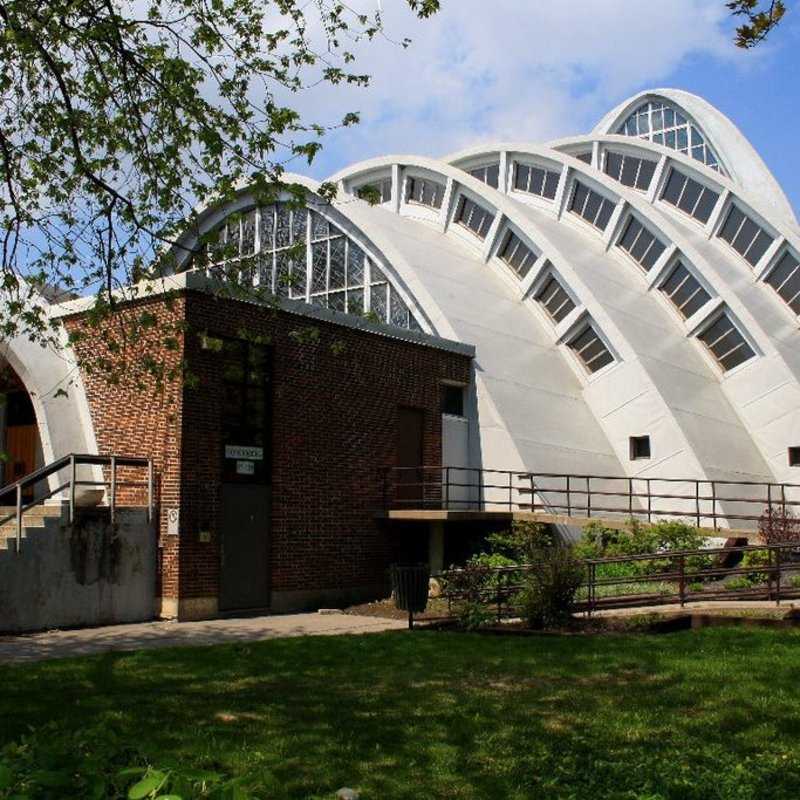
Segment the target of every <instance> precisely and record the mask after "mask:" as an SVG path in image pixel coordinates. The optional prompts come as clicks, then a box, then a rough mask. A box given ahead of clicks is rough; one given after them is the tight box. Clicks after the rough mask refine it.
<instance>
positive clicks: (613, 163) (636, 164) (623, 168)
mask: <svg viewBox="0 0 800 800" xmlns="http://www.w3.org/2000/svg"><path fill="white" fill-rule="evenodd" d="M655 171H656V162H655V161H648V160H647V159H644V158H636V157H635V156H629V155H623V154H622V153H611V152H609V153H606V162H605V173H606V175H608V176H609V177H611V178H613V179H614V180H615V181H619V182H620V183H622V184H624V185H625V186H630V187H631V188H632V189H640V190H642V191H645V190H646V189H647V188H648V187H649V186H650V181H651V180H652V179H653V175H654V174H655Z"/></svg>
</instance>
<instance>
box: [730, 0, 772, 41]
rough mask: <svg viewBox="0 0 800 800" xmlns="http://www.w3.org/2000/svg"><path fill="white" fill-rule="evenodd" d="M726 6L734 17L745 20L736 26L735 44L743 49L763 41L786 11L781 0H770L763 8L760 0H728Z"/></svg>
mask: <svg viewBox="0 0 800 800" xmlns="http://www.w3.org/2000/svg"><path fill="white" fill-rule="evenodd" d="M727 6H728V8H729V9H730V10H731V13H732V14H733V15H734V16H735V17H744V18H745V20H746V22H743V23H742V24H741V25H739V26H738V27H737V28H736V46H737V47H741V48H743V49H744V50H749V49H750V48H752V47H755V46H756V45H757V44H759V43H760V42H763V41H764V39H766V38H767V36H768V35H769V34H770V32H771V31H772V30H773V29H774V28H775V27H776V26H777V25H778V23H779V22H780V21H781V20H782V19H783V16H784V14H785V13H786V4H785V3H784V2H782V0H771V2H769V3H767V4H766V7H765V8H762V7H761V0H730V2H728V3H727Z"/></svg>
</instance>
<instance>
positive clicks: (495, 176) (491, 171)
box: [469, 162, 500, 189]
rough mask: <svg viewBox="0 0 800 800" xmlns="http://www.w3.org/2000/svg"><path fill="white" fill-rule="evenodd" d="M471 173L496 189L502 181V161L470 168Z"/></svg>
mask: <svg viewBox="0 0 800 800" xmlns="http://www.w3.org/2000/svg"><path fill="white" fill-rule="evenodd" d="M469 174H470V175H472V177H473V178H477V179H478V180H479V181H481V182H482V183H485V184H486V185H487V186H491V187H492V188H493V189H496V188H497V187H498V186H499V181H500V163H499V162H497V163H496V164H483V165H482V166H480V167H475V168H474V169H471V170H469Z"/></svg>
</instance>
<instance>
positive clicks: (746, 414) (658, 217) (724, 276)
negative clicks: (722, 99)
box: [455, 137, 800, 482]
mask: <svg viewBox="0 0 800 800" xmlns="http://www.w3.org/2000/svg"><path fill="white" fill-rule="evenodd" d="M616 138H617V139H618V138H619V137H616ZM639 146H640V147H643V148H647V147H649V148H654V149H657V150H658V151H662V150H663V148H658V146H657V145H649V144H648V143H645V142H640V143H639ZM500 153H506V154H508V153H515V154H521V155H531V156H534V157H537V158H540V159H545V160H547V161H549V162H551V163H556V164H560V165H561V168H562V170H563V169H566V168H568V169H569V170H571V172H572V173H574V174H576V175H583V176H584V178H588V179H589V180H590V181H593V182H594V183H595V184H598V185H599V186H601V187H602V189H603V191H604V192H605V193H606V194H610V196H611V197H615V198H617V202H622V201H624V202H625V204H626V205H627V206H628V207H630V208H632V209H634V210H635V211H636V212H637V213H638V215H639V216H640V217H641V218H642V219H644V220H645V221H646V222H647V224H648V225H649V227H650V228H651V230H652V231H653V232H654V233H656V234H658V235H660V236H661V237H662V241H664V242H665V243H669V242H671V243H673V244H674V245H675V246H676V247H677V249H678V252H679V253H680V254H681V255H682V256H684V257H685V258H686V260H687V261H688V262H689V263H690V264H691V265H692V266H693V267H694V268H695V270H696V271H697V272H698V273H700V274H701V275H702V277H703V278H704V279H705V280H706V282H707V283H708V285H709V286H710V287H711V288H712V289H713V291H714V292H715V293H716V294H717V296H718V297H720V298H721V299H722V300H723V301H724V303H725V304H726V305H727V306H728V308H729V309H730V310H731V312H732V313H733V314H734V316H735V317H736V318H737V319H738V320H739V321H740V323H741V324H742V325H743V327H744V328H745V330H746V331H747V332H748V335H750V336H751V338H752V339H753V341H754V342H755V344H756V346H757V348H758V349H759V350H760V352H761V354H762V358H758V359H754V360H753V361H751V362H748V364H746V365H744V366H743V367H742V368H741V370H739V371H736V372H734V374H733V375H731V376H726V377H725V379H724V381H723V388H724V391H725V396H726V397H727V398H728V400H729V401H730V403H731V404H732V406H733V407H734V408H735V410H736V413H737V414H738V416H739V417H740V418H741V420H742V421H743V422H744V424H745V426H746V428H747V430H748V431H750V432H751V435H752V437H753V440H754V441H755V442H756V444H757V446H758V450H759V452H760V454H761V456H762V457H763V459H764V460H765V461H766V462H767V463H768V464H769V467H770V470H771V472H772V474H773V475H775V477H779V478H780V479H781V480H785V481H787V482H793V481H794V475H793V473H792V472H791V471H790V469H789V467H788V464H787V462H786V457H785V446H786V442H787V441H788V440H789V439H791V438H792V433H793V431H794V429H795V427H796V426H798V425H800V354H799V353H798V348H797V340H798V331H797V327H796V323H795V321H794V319H793V315H791V314H790V313H787V312H788V309H787V308H786V306H785V305H784V303H783V301H782V300H781V299H780V298H779V297H777V295H776V294H775V293H774V292H773V290H772V289H771V288H770V287H768V286H764V285H759V284H758V283H757V282H755V281H754V277H753V272H752V270H750V269H749V267H748V266H747V265H746V264H745V263H744V262H743V261H742V259H740V258H739V256H738V254H736V253H734V252H733V251H732V250H730V249H729V248H727V246H723V243H720V242H717V241H716V237H714V238H713V239H709V236H708V235H706V234H704V233H702V232H701V229H699V227H698V230H697V231H695V230H694V229H693V222H692V221H691V220H688V219H686V220H685V221H683V219H682V216H683V215H681V214H679V213H677V212H676V213H672V212H671V211H662V210H661V208H660V206H655V205H653V198H652V197H651V198H650V199H648V198H647V197H645V196H643V195H642V194H641V193H640V192H637V191H635V190H633V189H629V188H628V187H625V186H624V185H622V184H620V183H618V182H617V181H614V180H612V179H611V178H609V177H608V176H607V175H605V174H604V173H602V172H600V171H599V170H597V169H595V168H593V167H591V166H589V165H587V164H586V163H585V162H583V161H580V160H578V159H576V158H573V157H571V156H569V155H566V154H564V153H561V152H558V151H554V150H552V149H550V148H548V147H537V146H535V145H533V146H532V145H519V144H515V143H509V144H505V143H503V144H500V145H495V146H492V147H490V148H486V147H478V148H471V149H470V150H467V151H462V152H461V153H458V154H457V155H456V156H455V158H456V159H457V160H458V161H459V162H461V163H464V162H465V161H467V160H468V159H476V158H480V157H484V158H486V159H489V158H497V157H499V154H500ZM661 155H662V156H664V155H667V157H668V158H669V159H672V158H674V154H672V153H671V151H670V153H669V154H664V153H663V152H662V153H661ZM682 158H683V160H684V162H685V169H686V170H690V169H691V168H692V167H693V166H694V165H692V164H691V162H690V160H689V159H686V158H685V157H682ZM675 160H678V159H675ZM706 172H708V170H707V169H706ZM690 174H691V173H690ZM714 174H715V176H716V179H717V181H718V183H721V182H722V181H726V183H727V187H732V188H729V189H728V190H729V191H732V189H734V190H736V191H739V189H738V187H735V186H732V184H731V182H730V181H728V180H727V179H721V178H720V177H719V176H717V175H716V173H714ZM727 187H725V188H727ZM737 197H738V195H737ZM723 202H724V198H723V197H721V199H720V203H719V205H720V207H721V206H722V204H723ZM519 205H520V206H523V205H524V206H525V207H526V208H531V206H529V205H527V204H524V203H519ZM742 205H743V210H745V211H746V210H747V206H746V204H742ZM532 213H535V214H536V216H537V218H538V219H540V220H548V219H552V218H553V217H554V216H555V212H552V213H548V212H546V211H540V210H538V209H537V211H536V212H532ZM562 219H563V218H562ZM583 227H584V228H585V227H586V226H583ZM782 228H783V230H784V232H785V233H786V237H785V238H786V240H787V241H788V242H789V243H793V240H794V239H797V237H796V236H795V234H794V233H793V232H792V231H790V230H788V226H787V225H786V224H784V225H783V226H782ZM586 230H588V228H586ZM797 243H798V245H800V240H798V242H797ZM607 244H611V240H610V239H609V240H608V241H607ZM778 244H779V243H777V242H776V247H777V246H778ZM615 249H616V248H611V250H612V251H613V250H615ZM797 252H798V253H800V249H799V250H798V251H797ZM614 257H615V258H621V257H620V256H617V255H616V254H615V255H614ZM655 285H657V284H653V286H655ZM710 313H714V308H713V306H712V307H711V310H710ZM707 316H708V315H707ZM675 324H676V325H680V323H679V322H678V321H677V320H675ZM687 333H689V331H687V330H686V329H685V327H684V335H686V334H687ZM762 389H763V391H762ZM698 437H699V439H700V440H701V441H707V440H708V439H709V437H708V436H707V432H706V431H704V430H700V431H698ZM730 463H741V461H733V462H730Z"/></svg>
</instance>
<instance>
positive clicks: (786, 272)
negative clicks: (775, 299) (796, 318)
mask: <svg viewBox="0 0 800 800" xmlns="http://www.w3.org/2000/svg"><path fill="white" fill-rule="evenodd" d="M767 283H768V284H769V285H770V286H771V287H772V288H773V289H774V290H775V291H776V292H777V293H778V294H779V295H780V297H781V298H782V299H783V300H784V302H785V303H786V304H787V305H788V306H789V308H791V309H792V311H794V313H795V314H800V261H798V260H797V258H795V257H794V255H792V253H790V252H788V251H787V252H786V253H784V255H783V257H782V258H781V260H780V261H779V262H778V263H777V264H776V265H775V268H774V269H773V270H772V272H770V274H769V275H768V276H767Z"/></svg>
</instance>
